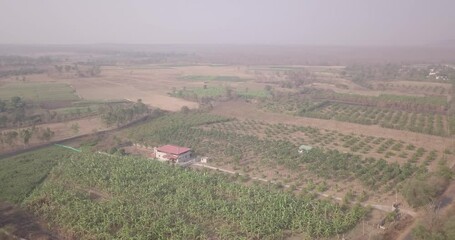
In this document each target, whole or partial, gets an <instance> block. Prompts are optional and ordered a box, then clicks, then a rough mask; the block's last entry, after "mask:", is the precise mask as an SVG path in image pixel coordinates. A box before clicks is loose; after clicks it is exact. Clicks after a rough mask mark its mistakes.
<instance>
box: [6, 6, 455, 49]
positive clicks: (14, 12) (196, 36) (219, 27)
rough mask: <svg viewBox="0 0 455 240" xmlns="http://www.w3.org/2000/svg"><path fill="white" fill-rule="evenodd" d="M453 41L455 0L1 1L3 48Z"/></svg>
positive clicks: (364, 43)
mask: <svg viewBox="0 0 455 240" xmlns="http://www.w3.org/2000/svg"><path fill="white" fill-rule="evenodd" d="M449 39H455V0H186V1H185V0H160V1H158V0H122V1H121V0H71V1H70V0H0V43H20V44H22V43H44V44H53V43H58V44H79V43H165V44H174V43H183V44H205V43H209V44H311V45H357V44H361V45H404V44H426V43H433V42H438V41H443V40H449Z"/></svg>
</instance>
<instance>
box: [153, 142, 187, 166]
mask: <svg viewBox="0 0 455 240" xmlns="http://www.w3.org/2000/svg"><path fill="white" fill-rule="evenodd" d="M153 155H154V157H155V158H157V159H158V160H161V161H170V162H173V163H182V162H187V161H189V160H190V159H191V149H190V148H187V147H180V146H175V145H164V146H161V147H157V148H154V151H153Z"/></svg>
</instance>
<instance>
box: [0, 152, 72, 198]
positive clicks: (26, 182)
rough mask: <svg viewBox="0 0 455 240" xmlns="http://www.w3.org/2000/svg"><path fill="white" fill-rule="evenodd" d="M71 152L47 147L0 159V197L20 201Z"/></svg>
mask: <svg viewBox="0 0 455 240" xmlns="http://www.w3.org/2000/svg"><path fill="white" fill-rule="evenodd" d="M71 153H72V152H71V151H69V150H66V149H60V148H57V147H48V148H43V149H40V150H37V151H32V152H28V153H23V154H20V155H16V156H13V157H9V158H2V159H0V199H1V200H6V201H9V202H12V203H20V202H22V200H24V198H26V197H27V196H28V195H29V194H30V193H31V192H32V191H33V189H35V187H36V186H37V185H39V184H40V183H41V182H42V181H43V180H44V179H45V178H46V176H47V175H48V173H49V171H50V170H51V169H52V168H53V167H54V166H55V165H56V164H57V162H58V161H59V160H60V159H65V158H67V157H69V155H71Z"/></svg>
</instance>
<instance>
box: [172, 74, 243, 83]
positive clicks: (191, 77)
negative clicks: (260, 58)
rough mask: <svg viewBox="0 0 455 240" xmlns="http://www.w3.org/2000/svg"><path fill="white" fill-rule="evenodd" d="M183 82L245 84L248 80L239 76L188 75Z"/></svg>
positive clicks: (183, 78)
mask: <svg viewBox="0 0 455 240" xmlns="http://www.w3.org/2000/svg"><path fill="white" fill-rule="evenodd" d="M181 79H182V80H189V81H226V82H245V81H247V80H248V79H245V78H241V77H238V76H210V75H187V76H183V77H181Z"/></svg>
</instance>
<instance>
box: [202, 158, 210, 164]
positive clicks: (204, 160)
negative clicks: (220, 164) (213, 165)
mask: <svg viewBox="0 0 455 240" xmlns="http://www.w3.org/2000/svg"><path fill="white" fill-rule="evenodd" d="M208 160H209V158H208V157H201V163H207V161H208Z"/></svg>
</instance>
